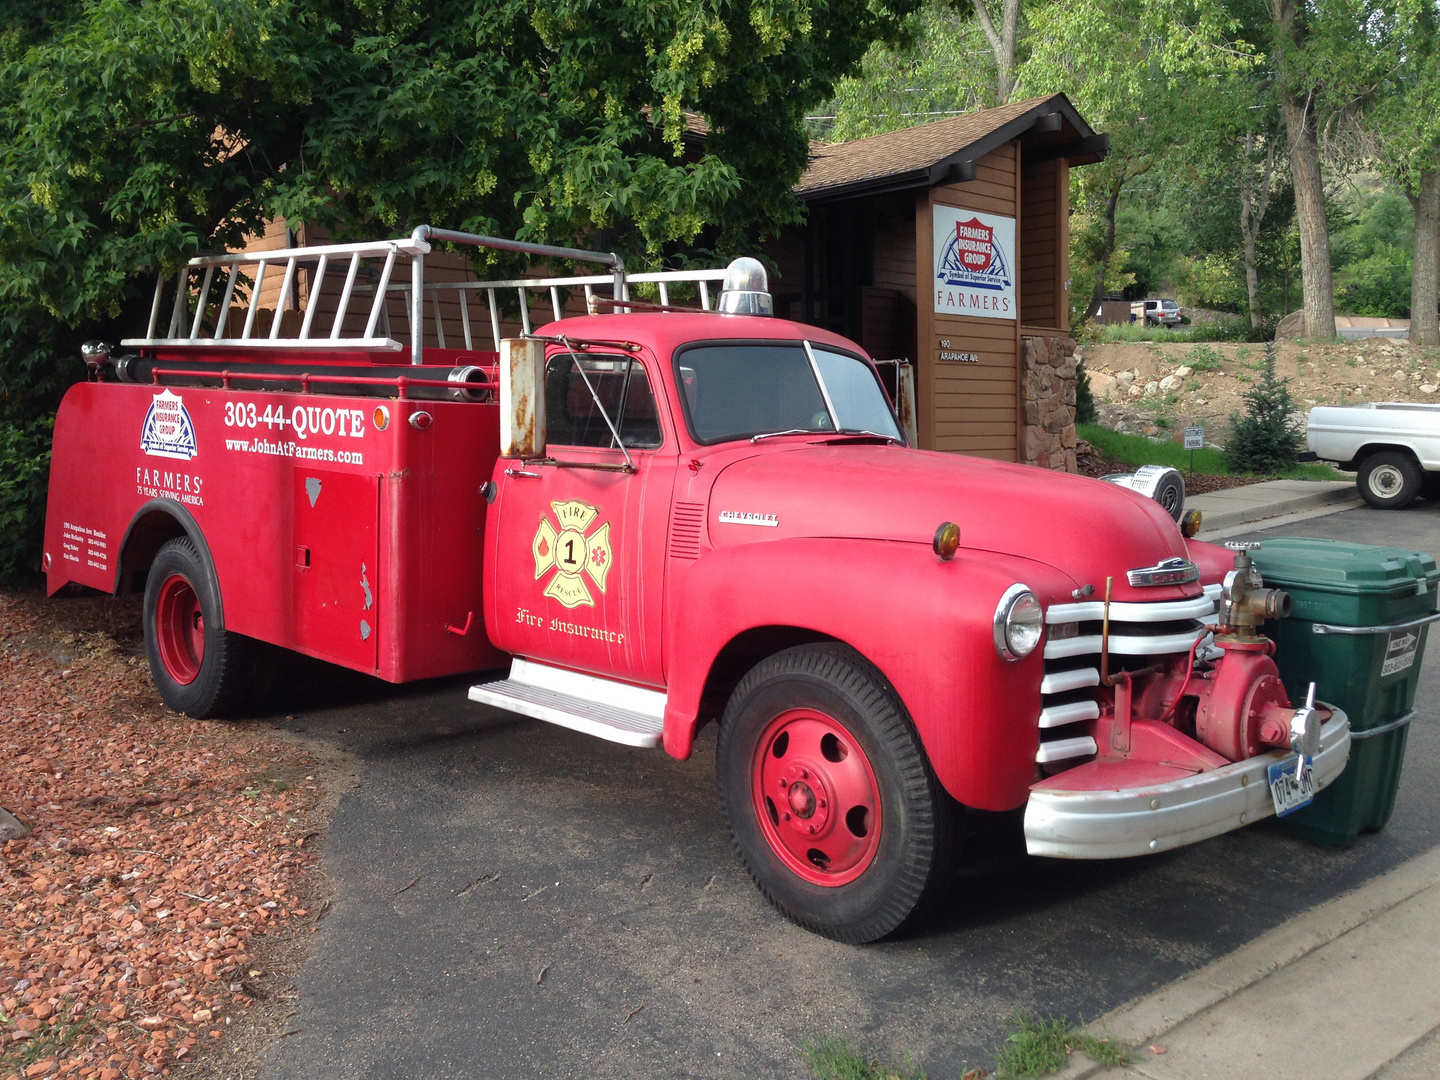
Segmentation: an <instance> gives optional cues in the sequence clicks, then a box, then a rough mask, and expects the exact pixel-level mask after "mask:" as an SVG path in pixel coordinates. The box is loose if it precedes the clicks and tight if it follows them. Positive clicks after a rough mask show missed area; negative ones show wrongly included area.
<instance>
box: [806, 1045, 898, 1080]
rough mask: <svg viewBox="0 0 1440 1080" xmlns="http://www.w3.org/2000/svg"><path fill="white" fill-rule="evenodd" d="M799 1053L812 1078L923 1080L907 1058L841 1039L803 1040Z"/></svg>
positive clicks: (817, 1079) (836, 1079)
mask: <svg viewBox="0 0 1440 1080" xmlns="http://www.w3.org/2000/svg"><path fill="white" fill-rule="evenodd" d="M800 1053H801V1054H802V1055H803V1056H804V1058H805V1063H806V1064H807V1065H809V1066H810V1071H811V1072H813V1073H814V1074H815V1080H925V1074H924V1073H923V1072H922V1071H920V1070H919V1069H916V1068H914V1067H913V1066H912V1065H911V1064H910V1062H909V1061H901V1062H897V1061H894V1060H882V1059H881V1058H879V1057H878V1056H877V1055H876V1054H875V1052H874V1051H873V1050H872V1051H865V1052H861V1051H860V1050H859V1049H858V1048H856V1047H853V1046H851V1045H850V1044H849V1043H848V1042H846V1041H845V1040H844V1039H819V1040H817V1041H816V1042H813V1043H812V1042H808V1041H807V1042H804V1043H802V1044H801V1046H800Z"/></svg>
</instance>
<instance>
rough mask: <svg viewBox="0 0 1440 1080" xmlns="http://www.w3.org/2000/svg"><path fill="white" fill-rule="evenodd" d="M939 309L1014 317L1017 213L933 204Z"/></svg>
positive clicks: (943, 312) (948, 312)
mask: <svg viewBox="0 0 1440 1080" xmlns="http://www.w3.org/2000/svg"><path fill="white" fill-rule="evenodd" d="M934 250H935V312H936V314H939V315H973V316H977V317H979V318H982V319H1014V318H1015V317H1016V314H1017V312H1018V305H1017V304H1016V302H1015V277H1016V273H1015V268H1016V260H1015V219H1014V218H1013V217H1002V216H1000V215H999V214H982V213H980V212H979V211H977V210H962V209H960V208H959V207H955V206H936V207H935V249H934Z"/></svg>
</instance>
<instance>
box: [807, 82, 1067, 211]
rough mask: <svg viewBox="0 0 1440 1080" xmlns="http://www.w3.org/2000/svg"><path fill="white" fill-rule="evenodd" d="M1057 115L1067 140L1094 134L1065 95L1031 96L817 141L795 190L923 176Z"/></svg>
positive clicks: (817, 191) (812, 191)
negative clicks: (842, 139) (912, 124)
mask: <svg viewBox="0 0 1440 1080" xmlns="http://www.w3.org/2000/svg"><path fill="white" fill-rule="evenodd" d="M1057 112H1058V113H1059V114H1060V115H1061V118H1062V122H1063V123H1064V126H1065V127H1067V128H1069V129H1070V130H1069V131H1068V132H1067V133H1066V135H1065V136H1063V137H1062V138H1068V139H1071V140H1075V139H1082V138H1086V137H1089V136H1091V135H1093V134H1094V132H1093V131H1092V130H1091V128H1090V125H1089V124H1087V123H1086V122H1085V121H1084V120H1083V119H1082V118H1081V117H1080V115H1079V113H1077V112H1076V111H1075V108H1074V106H1073V105H1071V104H1070V102H1069V100H1068V99H1067V98H1066V97H1065V95H1064V94H1051V95H1049V96H1048V97H1038V98H1030V99H1028V100H1026V101H1015V102H1011V103H1010V104H1008V105H1001V106H999V107H998V108H994V109H982V110H981V111H979V112H973V113H965V114H964V115H962V116H951V117H947V118H945V119H944V120H933V121H931V122H930V123H928V124H920V125H918V126H916V127H910V128H902V129H901V130H899V131H890V132H886V133H885V134H883V135H870V136H867V137H865V138H863V139H852V140H851V141H850V142H843V143H815V144H814V145H813V146H812V147H811V152H810V165H809V167H808V168H807V169H806V170H805V174H804V175H803V176H802V177H801V178H800V183H798V184H796V185H795V192H796V194H798V195H799V196H800V197H801V198H802V199H803V198H808V197H812V196H815V195H821V194H832V193H834V192H836V191H837V190H839V189H842V188H848V187H852V186H867V187H868V186H870V185H871V183H873V182H875V181H881V180H884V179H886V178H890V177H902V176H905V175H906V174H920V173H923V172H925V171H927V170H930V169H933V168H934V167H935V166H936V165H938V164H939V163H941V162H943V161H945V160H946V159H947V158H953V157H955V156H957V155H960V154H961V153H962V152H963V151H966V150H969V149H972V148H973V149H974V152H975V154H976V156H979V155H981V154H984V153H988V152H989V151H990V150H991V149H993V148H994V146H992V145H990V144H992V143H993V144H994V145H999V144H1000V143H1003V142H1008V141H1009V140H1010V139H1012V138H1016V137H1018V136H1019V135H1021V134H1023V132H1024V131H1025V130H1027V129H1028V127H1029V126H1030V123H1032V122H1033V120H1034V119H1038V118H1039V117H1041V116H1045V115H1049V114H1051V113H1057ZM1057 134H1058V133H1057ZM917 180H919V177H918V175H917ZM920 182H923V181H920Z"/></svg>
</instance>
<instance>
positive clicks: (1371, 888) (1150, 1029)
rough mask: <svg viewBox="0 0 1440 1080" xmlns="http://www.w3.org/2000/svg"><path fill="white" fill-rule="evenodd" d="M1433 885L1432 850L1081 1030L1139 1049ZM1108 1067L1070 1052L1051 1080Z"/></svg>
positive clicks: (1439, 873) (1437, 867) (1437, 880)
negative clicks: (1068, 1059) (1073, 1055)
mask: <svg viewBox="0 0 1440 1080" xmlns="http://www.w3.org/2000/svg"><path fill="white" fill-rule="evenodd" d="M1437 884H1440V847H1437V848H1432V849H1431V850H1430V851H1428V852H1426V853H1425V854H1423V855H1420V856H1417V857H1416V858H1414V859H1411V860H1410V861H1409V862H1406V863H1402V864H1401V865H1400V866H1397V867H1396V868H1395V869H1394V870H1391V871H1390V872H1389V873H1387V874H1385V875H1384V876H1382V877H1379V878H1376V879H1375V880H1374V881H1371V882H1368V883H1367V884H1365V885H1362V886H1360V887H1359V888H1358V889H1355V890H1354V891H1353V892H1348V893H1346V894H1345V895H1343V896H1337V897H1336V898H1335V899H1333V900H1329V901H1326V902H1325V903H1323V904H1321V905H1320V906H1319V907H1316V908H1314V909H1312V910H1310V911H1307V912H1305V913H1304V914H1303V915H1298V916H1296V917H1295V918H1293V919H1291V920H1290V921H1289V922H1287V923H1285V924H1284V925H1282V926H1277V927H1276V928H1275V929H1274V930H1271V931H1270V932H1269V933H1266V934H1262V935H1261V936H1260V937H1258V938H1256V939H1255V940H1254V941H1252V942H1250V943H1249V944H1248V945H1243V946H1241V947H1240V948H1239V949H1236V950H1235V951H1234V952H1233V953H1230V954H1229V955H1228V956H1222V957H1221V958H1220V959H1218V960H1214V961H1212V962H1211V963H1209V964H1207V965H1206V966H1205V967H1203V968H1201V969H1200V970H1199V971H1194V972H1191V973H1190V974H1189V975H1185V976H1183V977H1181V978H1179V979H1176V980H1175V981H1174V982H1173V983H1171V984H1170V985H1169V986H1164V987H1161V988H1160V989H1159V990H1156V991H1155V992H1154V993H1152V994H1148V995H1146V996H1145V997H1142V998H1137V999H1136V1000H1134V1001H1131V1002H1129V1003H1127V1004H1125V1005H1122V1006H1120V1007H1119V1008H1118V1009H1115V1010H1114V1011H1113V1012H1109V1013H1107V1014H1106V1015H1104V1016H1102V1017H1101V1018H1100V1019H1098V1020H1096V1021H1095V1022H1094V1023H1092V1024H1090V1025H1088V1026H1087V1027H1086V1031H1088V1032H1089V1033H1090V1034H1092V1035H1096V1036H1097V1037H1102V1038H1109V1039H1112V1040H1114V1041H1117V1042H1123V1043H1126V1044H1127V1045H1129V1046H1131V1047H1135V1048H1143V1047H1144V1046H1145V1045H1146V1044H1148V1043H1153V1042H1155V1041H1156V1040H1157V1039H1159V1038H1160V1037H1161V1036H1163V1035H1164V1034H1165V1033H1166V1032H1169V1031H1172V1030H1174V1029H1175V1028H1177V1027H1179V1026H1180V1025H1181V1024H1183V1023H1185V1022H1186V1021H1188V1020H1192V1019H1194V1018H1195V1017H1196V1016H1198V1015H1199V1014H1200V1013H1202V1012H1204V1011H1205V1010H1206V1009H1209V1008H1211V1007H1212V1006H1214V1005H1216V1004H1218V1003H1219V1002H1221V1001H1224V1000H1225V999H1226V998H1228V997H1230V996H1231V995H1233V994H1236V993H1239V992H1240V991H1241V990H1244V989H1245V988H1246V987H1248V986H1253V985H1254V984H1255V983H1257V982H1260V981H1261V980H1262V979H1265V978H1267V977H1269V976H1270V975H1273V974H1274V973H1275V972H1277V971H1279V970H1281V969H1282V968H1284V967H1286V966H1288V965H1290V964H1293V963H1294V962H1295V961H1297V960H1299V959H1301V958H1302V957H1305V956H1308V955H1309V954H1310V953H1312V952H1314V951H1315V950H1316V949H1318V948H1320V947H1321V946H1323V945H1327V944H1329V943H1330V942H1332V941H1334V940H1335V939H1336V938H1339V937H1341V936H1343V935H1345V934H1347V933H1349V932H1350V931H1351V930H1354V929H1355V928H1356V927H1358V926H1361V925H1363V924H1364V923H1366V922H1368V921H1369V920H1370V919H1373V918H1374V917H1375V916H1377V915H1380V914H1382V913H1384V912H1386V911H1389V910H1390V909H1391V908H1394V907H1396V906H1397V905H1399V904H1403V903H1404V902H1405V901H1406V900H1409V899H1410V898H1411V897H1413V896H1416V895H1418V894H1419V893H1421V892H1424V891H1425V890H1426V889H1428V888H1431V887H1433V886H1435V885H1437ZM1112 1068H1115V1066H1109V1065H1099V1064H1096V1063H1095V1062H1092V1061H1091V1060H1090V1059H1089V1058H1086V1057H1085V1056H1084V1055H1082V1054H1076V1055H1075V1057H1074V1058H1073V1059H1072V1060H1071V1062H1070V1063H1069V1064H1068V1065H1067V1066H1066V1067H1065V1068H1064V1069H1061V1070H1060V1071H1059V1072H1057V1073H1055V1074H1054V1076H1055V1078H1056V1080H1088V1078H1090V1077H1095V1076H1098V1075H1100V1074H1101V1073H1102V1072H1104V1071H1106V1070H1108V1069H1112Z"/></svg>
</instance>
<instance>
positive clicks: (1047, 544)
mask: <svg viewBox="0 0 1440 1080" xmlns="http://www.w3.org/2000/svg"><path fill="white" fill-rule="evenodd" d="M757 450H758V448H757ZM708 519H709V526H710V536H711V539H712V542H713V543H714V544H715V546H716V547H725V546H729V545H731V544H743V543H754V542H757V541H764V540H775V539H780V538H784V537H801V536H823V537H850V538H854V537H868V538H872V539H877V540H892V541H908V542H912V543H923V544H927V545H928V544H929V543H930V542H931V540H932V538H933V537H934V535H935V530H936V529H937V528H938V527H939V525H940V523H941V522H944V521H953V522H955V523H956V524H958V525H959V526H960V547H961V551H962V553H963V552H964V551H966V550H972V551H974V550H981V551H993V552H1003V553H1005V554H1008V555H1016V556H1020V557H1022V558H1026V559H1032V560H1034V561H1036V562H1041V563H1046V564H1048V565H1050V566H1053V567H1055V568H1056V569H1057V570H1060V571H1061V572H1062V573H1064V574H1066V575H1067V576H1069V577H1071V578H1073V579H1074V581H1075V582H1076V584H1077V585H1080V584H1087V583H1088V584H1093V585H1094V586H1095V588H1096V589H1097V590H1099V591H1103V589H1104V587H1105V577H1106V576H1107V575H1110V576H1113V577H1114V578H1115V592H1114V596H1115V599H1117V600H1120V599H1128V600H1137V601H1143V600H1162V599H1171V598H1175V597H1179V596H1184V595H1192V596H1193V595H1197V594H1198V593H1199V592H1200V587H1199V585H1188V586H1185V587H1183V588H1181V587H1150V588H1141V589H1132V588H1131V587H1130V585H1129V584H1128V582H1127V581H1126V577H1125V572H1126V571H1127V570H1132V569H1136V568H1139V567H1145V566H1153V565H1155V564H1156V563H1158V562H1159V561H1160V560H1162V559H1166V558H1172V557H1177V556H1178V557H1181V558H1185V557H1187V553H1186V548H1185V541H1184V539H1183V538H1182V537H1181V535H1180V530H1179V528H1178V527H1177V526H1176V525H1175V522H1174V521H1172V520H1171V518H1170V515H1168V514H1167V513H1166V512H1165V511H1164V510H1163V509H1162V508H1161V507H1160V505H1159V504H1158V503H1156V502H1155V501H1154V500H1152V499H1147V498H1145V497H1144V496H1143V495H1140V494H1139V493H1138V492H1134V491H1130V490H1128V489H1125V488H1121V487H1117V486H1115V485H1114V484H1107V483H1105V482H1104V481H1101V480H1091V479H1088V478H1086V477H1081V476H1070V475H1068V474H1065V473H1057V472H1052V471H1049V470H1046V469H1038V468H1035V467H1033V466H1030V465H1012V464H1008V463H1005V462H998V461H991V460H988V459H986V458H976V457H965V456H959V455H954V454H942V453H938V452H932V451H922V450H910V449H906V448H904V447H893V446H867V445H855V444H849V445H846V444H837V445H830V446H826V445H815V444H802V445H798V446H794V447H793V448H791V447H787V448H783V449H782V448H781V447H777V446H773V445H772V446H769V447H765V448H764V450H763V451H759V452H757V453H756V454H754V455H752V456H748V457H745V458H743V459H741V460H739V461H736V462H733V463H732V464H730V465H728V466H727V467H725V468H724V469H723V470H722V471H721V472H720V474H719V476H717V477H716V479H715V482H714V484H713V486H712V488H711V494H710V507H709V514H708Z"/></svg>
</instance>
